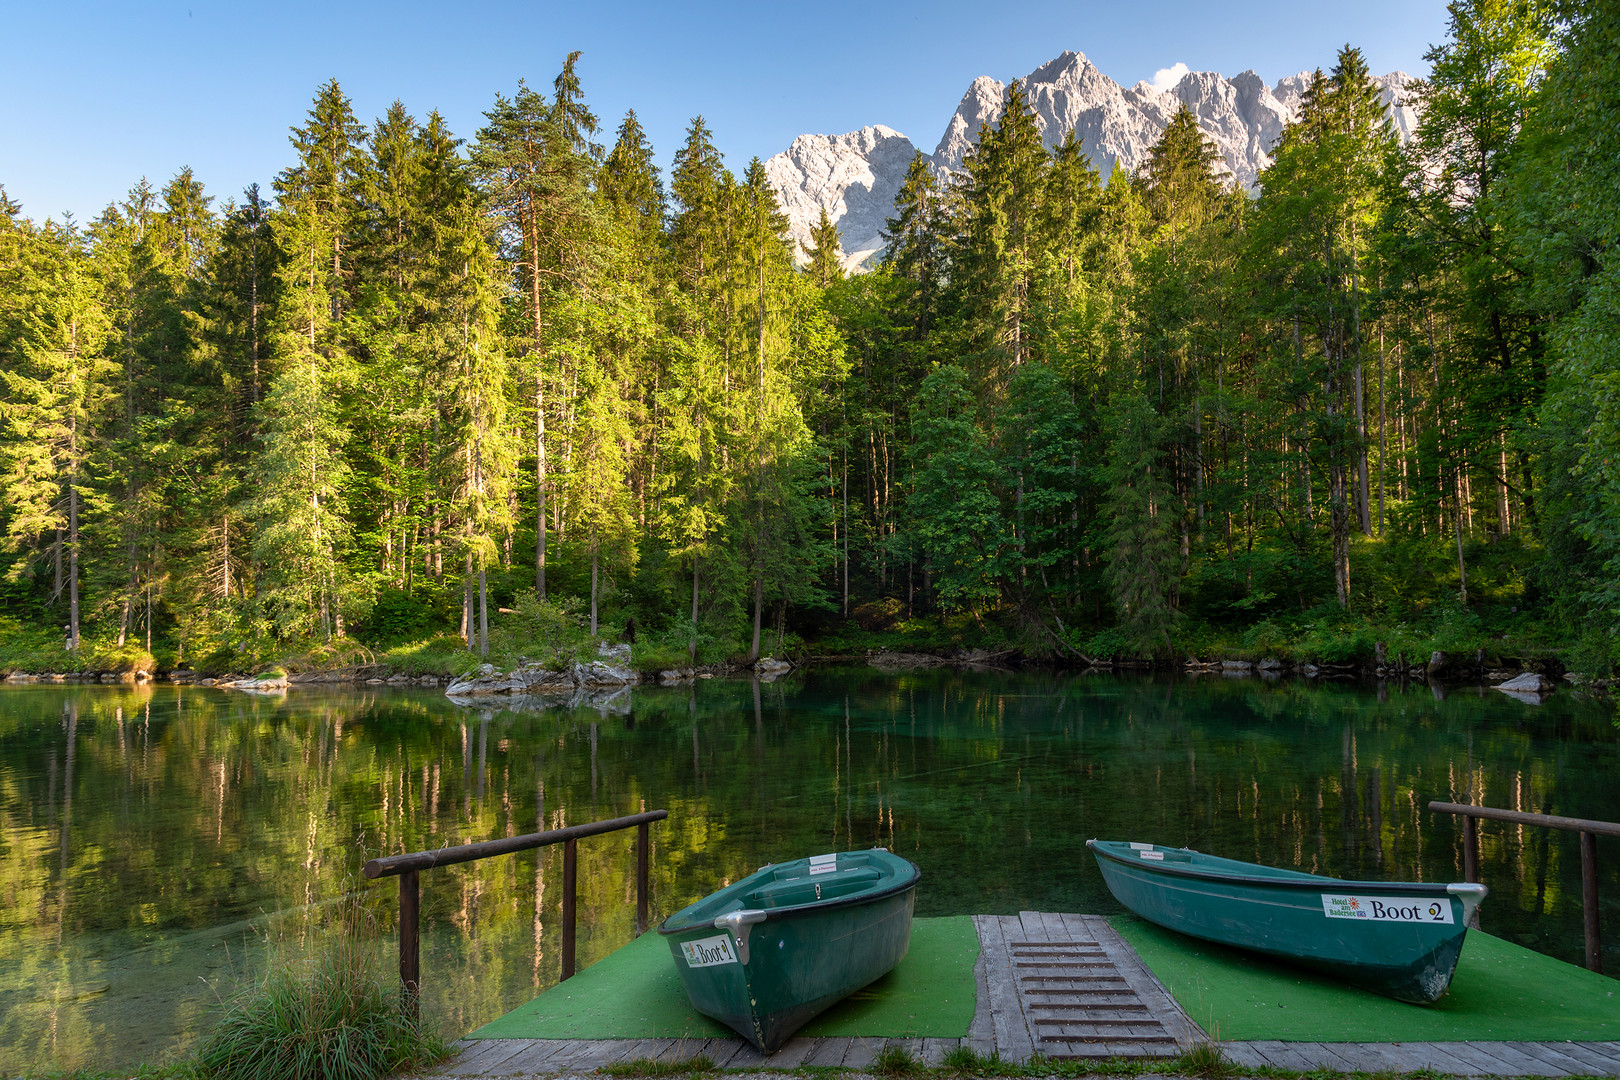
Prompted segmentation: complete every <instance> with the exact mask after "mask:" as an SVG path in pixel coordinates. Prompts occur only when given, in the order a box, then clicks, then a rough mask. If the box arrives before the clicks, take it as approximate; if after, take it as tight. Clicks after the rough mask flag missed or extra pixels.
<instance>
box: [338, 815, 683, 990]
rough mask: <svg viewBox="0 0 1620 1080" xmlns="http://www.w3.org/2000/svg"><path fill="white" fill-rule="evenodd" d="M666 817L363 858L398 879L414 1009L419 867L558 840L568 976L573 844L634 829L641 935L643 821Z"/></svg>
mask: <svg viewBox="0 0 1620 1080" xmlns="http://www.w3.org/2000/svg"><path fill="white" fill-rule="evenodd" d="M667 817H669V811H668V810H648V811H646V812H645V813H641V814H630V815H628V816H626V817H619V818H609V819H608V820H606V821H593V822H590V823H589V824H585V825H569V826H567V827H566V828H562V829H550V830H547V831H546V832H537V833H525V834H524V835H522V836H507V837H503V838H501V839H499V840H483V841H480V842H478V843H476V844H462V845H460V846H459V847H451V848H439V849H438V850H436V851H413V852H411V853H410V854H408V855H389V856H386V857H384V858H381V859H372V860H371V861H370V862H368V863H366V867H365V874H366V877H368V878H380V877H398V878H399V978H400V981H401V982H403V983H404V984H405V992H406V995H407V997H408V998H409V1000H410V1003H411V1008H412V1009H413V1011H414V1010H415V1008H416V1005H417V1002H418V1001H419V1000H420V998H421V992H422V935H421V917H422V892H421V881H420V878H419V875H420V874H421V872H422V871H423V870H431V869H433V868H434V867H437V866H454V865H455V864H456V863H464V862H473V861H475V860H477V859H487V858H490V857H491V856H494V855H510V854H512V853H513V852H516V851H528V850H529V849H530V848H539V847H546V846H547V845H549V844H561V845H563V896H562V919H563V926H562V977H563V978H565V979H567V978H571V977H572V976H573V974H574V898H575V892H576V890H577V885H578V877H579V872H578V866H579V861H578V853H577V851H576V845H577V843H578V842H579V841H580V840H583V839H584V838H586V837H588V836H601V835H602V834H603V833H610V832H617V831H618V830H620V829H632V828H633V829H635V830H636V933H638V934H644V933H646V932H647V892H648V873H647V842H648V837H647V826H649V825H651V824H652V823H653V822H655V821H663V820H664V819H665V818H667Z"/></svg>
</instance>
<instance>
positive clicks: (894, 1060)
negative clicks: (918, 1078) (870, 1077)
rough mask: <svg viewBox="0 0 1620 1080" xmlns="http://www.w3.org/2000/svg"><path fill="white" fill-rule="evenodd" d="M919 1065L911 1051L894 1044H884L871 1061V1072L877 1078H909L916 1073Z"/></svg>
mask: <svg viewBox="0 0 1620 1080" xmlns="http://www.w3.org/2000/svg"><path fill="white" fill-rule="evenodd" d="M918 1068H919V1063H918V1061H917V1059H916V1058H914V1057H912V1056H911V1051H910V1050H907V1049H906V1048H905V1047H903V1046H896V1045H895V1044H894V1043H886V1044H884V1047H883V1049H882V1050H879V1051H878V1055H877V1057H876V1058H875V1059H874V1060H873V1061H872V1071H873V1072H874V1073H876V1074H877V1075H879V1076H910V1075H911V1074H912V1073H914V1072H917V1071H918Z"/></svg>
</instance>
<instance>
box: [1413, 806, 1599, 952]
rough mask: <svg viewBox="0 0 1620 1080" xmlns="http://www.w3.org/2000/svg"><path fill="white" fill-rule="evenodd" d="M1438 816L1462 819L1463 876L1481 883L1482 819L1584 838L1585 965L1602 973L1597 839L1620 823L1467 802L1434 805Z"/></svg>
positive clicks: (1582, 898) (1582, 893)
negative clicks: (1473, 804) (1555, 830)
mask: <svg viewBox="0 0 1620 1080" xmlns="http://www.w3.org/2000/svg"><path fill="white" fill-rule="evenodd" d="M1429 809H1430V810H1433V811H1434V812H1435V813H1437V814H1457V815H1459V816H1460V817H1462V819H1463V877H1464V878H1466V879H1467V880H1469V881H1478V880H1479V819H1480V818H1489V819H1490V820H1492V821H1507V822H1511V823H1513V824H1515V825H1535V826H1537V827H1539V828H1543V829H1562V830H1564V831H1566V832H1573V833H1579V834H1580V836H1581V912H1582V914H1583V915H1584V917H1585V922H1586V966H1587V968H1588V970H1591V971H1596V972H1598V973H1599V974H1602V972H1603V935H1602V931H1601V928H1600V927H1599V925H1598V880H1597V838H1598V837H1600V836H1620V823H1616V822H1613V821H1589V820H1587V819H1586V818H1571V817H1559V816H1557V815H1556V814H1527V813H1524V812H1523V811H1521V810H1498V809H1496V808H1495V807H1490V806H1469V805H1467V804H1466V803H1449V802H1439V801H1436V802H1431V803H1430V804H1429Z"/></svg>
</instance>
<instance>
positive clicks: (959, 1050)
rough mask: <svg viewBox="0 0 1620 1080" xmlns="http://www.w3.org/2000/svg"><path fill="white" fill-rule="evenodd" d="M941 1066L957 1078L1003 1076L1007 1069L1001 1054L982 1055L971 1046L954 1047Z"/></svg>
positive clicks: (941, 1062)
mask: <svg viewBox="0 0 1620 1080" xmlns="http://www.w3.org/2000/svg"><path fill="white" fill-rule="evenodd" d="M940 1065H941V1066H942V1067H943V1068H944V1069H945V1071H946V1072H948V1073H952V1074H954V1075H956V1076H1002V1075H1004V1072H1003V1070H1004V1069H1005V1068H1006V1065H1005V1064H1004V1063H1003V1062H1002V1060H1001V1054H1000V1053H990V1054H981V1053H979V1052H978V1051H976V1050H974V1049H973V1047H971V1046H956V1047H952V1048H951V1049H950V1050H949V1051H947V1052H946V1054H945V1057H944V1058H943V1059H942V1060H941V1061H940Z"/></svg>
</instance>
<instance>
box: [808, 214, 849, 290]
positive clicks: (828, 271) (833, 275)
mask: <svg viewBox="0 0 1620 1080" xmlns="http://www.w3.org/2000/svg"><path fill="white" fill-rule="evenodd" d="M800 246H801V247H803V248H804V253H805V255H806V256H807V257H808V258H809V260H810V261H809V265H807V266H806V267H805V272H806V273H807V274H809V275H810V280H811V281H814V282H815V283H816V285H818V286H819V287H821V288H823V289H825V288H826V287H827V286H828V285H831V284H832V283H833V282H835V281H842V280H844V265H843V255H844V249H843V240H842V238H841V237H840V236H839V235H838V226H836V225H834V224H833V222H832V219H831V218H829V217H828V216H827V208H826V207H825V206H823V207H822V208H821V217H820V219H818V220H817V222H816V224H815V225H814V226H813V227H812V228H811V229H810V243H809V244H801V245H800Z"/></svg>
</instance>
